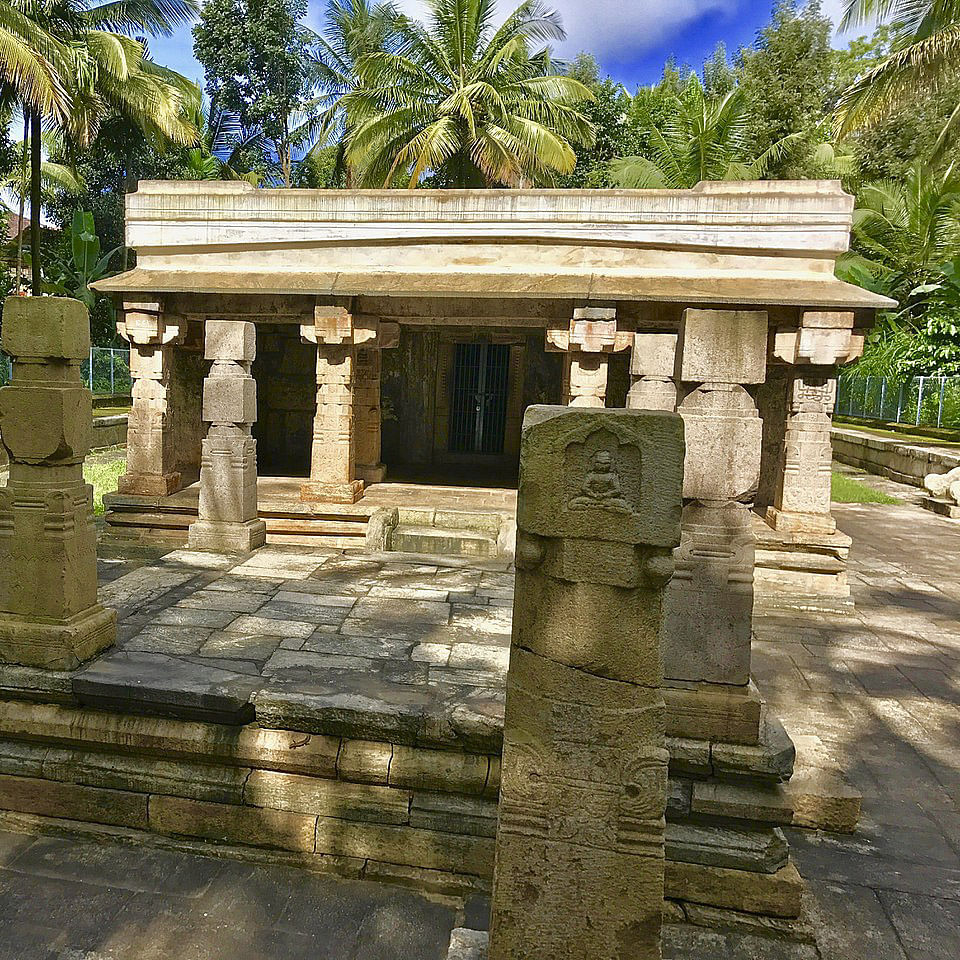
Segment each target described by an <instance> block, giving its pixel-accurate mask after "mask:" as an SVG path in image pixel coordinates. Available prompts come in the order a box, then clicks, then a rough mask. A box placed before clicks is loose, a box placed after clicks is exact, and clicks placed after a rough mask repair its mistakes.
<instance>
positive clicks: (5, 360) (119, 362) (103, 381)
mask: <svg viewBox="0 0 960 960" xmlns="http://www.w3.org/2000/svg"><path fill="white" fill-rule="evenodd" d="M10 373H11V361H10V357H8V356H7V355H6V354H5V353H0V383H9V382H10ZM80 375H81V377H82V378H83V382H84V384H85V385H86V386H88V387H89V388H90V390H91V391H92V392H93V393H95V394H97V395H98V396H99V395H108V396H110V395H117V396H129V395H130V388H131V381H130V350H129V349H127V348H125V347H91V348H90V356H89V357H88V358H87V359H86V360H84V361H83V363H82V364H81V365H80Z"/></svg>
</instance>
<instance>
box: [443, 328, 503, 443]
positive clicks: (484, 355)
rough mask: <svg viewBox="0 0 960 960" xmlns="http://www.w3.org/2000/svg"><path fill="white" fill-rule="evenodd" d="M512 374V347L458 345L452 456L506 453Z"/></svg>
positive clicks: (454, 374)
mask: <svg viewBox="0 0 960 960" xmlns="http://www.w3.org/2000/svg"><path fill="white" fill-rule="evenodd" d="M509 374H510V347H509V345H507V344H503V343H458V344H457V345H456V351H455V353H454V359H453V396H452V397H451V403H450V451H451V452H452V453H490V454H499V453H503V439H504V432H505V429H506V423H507V384H508V378H509Z"/></svg>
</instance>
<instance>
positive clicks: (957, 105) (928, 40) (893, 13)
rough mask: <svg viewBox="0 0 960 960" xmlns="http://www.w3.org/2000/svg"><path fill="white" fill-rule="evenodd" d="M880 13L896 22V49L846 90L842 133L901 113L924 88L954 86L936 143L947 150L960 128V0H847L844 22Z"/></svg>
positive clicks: (839, 121) (840, 111)
mask: <svg viewBox="0 0 960 960" xmlns="http://www.w3.org/2000/svg"><path fill="white" fill-rule="evenodd" d="M874 18H878V19H880V20H883V21H889V22H891V24H892V39H891V43H890V52H889V54H888V55H887V56H886V57H885V58H884V59H883V60H881V62H880V63H878V64H877V65H876V66H874V67H873V68H872V69H870V70H867V71H866V72H865V73H863V74H862V75H861V76H859V77H857V78H856V79H855V80H854V81H853V83H851V84H850V86H849V87H847V89H846V90H845V91H844V92H843V95H842V96H841V97H840V101H839V103H838V105H837V112H836V129H837V132H838V134H840V135H844V134H846V133H849V132H850V131H851V130H856V129H858V128H860V127H863V126H869V125H870V124H872V123H875V122H876V121H877V120H879V119H883V118H887V117H890V116H892V115H895V114H896V113H897V112H898V111H899V110H900V109H902V108H903V107H904V106H907V105H909V104H910V103H911V102H912V101H913V99H914V98H916V97H917V95H918V93H931V92H934V93H936V92H940V91H942V90H943V89H944V88H945V87H952V89H953V94H952V99H953V103H952V104H951V112H950V115H949V117H948V118H947V121H946V122H945V123H944V124H943V126H942V128H941V130H940V136H939V139H938V142H937V144H936V152H937V153H938V154H942V153H943V152H944V151H945V150H946V149H947V147H948V146H950V145H951V144H952V143H953V142H955V140H956V137H957V133H958V131H960V88H958V86H957V75H958V71H960V3H957V0H847V7H846V11H845V13H844V17H843V20H842V22H841V27H850V26H853V25H855V24H859V23H863V22H865V21H867V20H871V19H874Z"/></svg>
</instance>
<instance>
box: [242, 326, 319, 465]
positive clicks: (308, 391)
mask: <svg viewBox="0 0 960 960" xmlns="http://www.w3.org/2000/svg"><path fill="white" fill-rule="evenodd" d="M316 365H317V348H316V347H315V346H314V345H313V344H310V343H303V342H302V341H301V339H300V328H299V326H298V325H297V324H292V323H258V324H257V357H256V359H255V360H254V361H253V377H254V379H255V380H256V381H257V422H256V423H255V424H254V426H253V436H254V438H255V439H256V441H257V473H258V475H259V476H261V477H269V476H284V477H307V476H309V475H310V444H311V440H312V437H313V416H314V412H315V411H316V406H317V399H316V397H317V387H316Z"/></svg>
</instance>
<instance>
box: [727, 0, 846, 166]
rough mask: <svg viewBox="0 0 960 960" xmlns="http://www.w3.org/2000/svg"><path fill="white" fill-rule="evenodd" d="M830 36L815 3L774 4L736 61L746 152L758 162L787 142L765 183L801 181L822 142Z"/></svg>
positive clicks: (829, 86)
mask: <svg viewBox="0 0 960 960" xmlns="http://www.w3.org/2000/svg"><path fill="white" fill-rule="evenodd" d="M831 32H832V24H831V23H830V20H829V19H828V18H827V17H824V16H823V14H822V13H821V11H820V3H819V0H810V2H809V3H807V4H806V6H804V7H803V8H802V9H801V10H798V9H797V7H796V5H795V4H794V2H793V0H778V3H777V5H776V6H775V7H774V10H773V15H772V18H771V20H770V23H769V24H767V26H765V27H764V28H763V29H762V30H761V31H760V33H759V36H758V37H757V42H756V44H755V46H754V47H753V48H752V49H743V50H741V51H740V54H739V56H738V58H737V60H738V63H737V71H736V72H737V80H738V84H739V87H740V89H742V90H743V95H744V97H745V98H746V101H747V103H748V104H749V108H748V110H747V115H748V118H749V119H748V123H747V131H748V132H747V137H748V143H749V150H750V152H751V153H752V154H754V155H756V156H759V155H761V154H762V153H764V152H765V151H767V150H769V149H770V148H771V146H773V145H774V144H776V143H781V142H783V140H784V138H785V137H791V138H792V139H791V141H790V142H789V148H788V149H786V150H783V151H782V152H781V153H780V155H779V156H778V157H777V158H776V159H775V160H774V161H773V162H771V164H770V166H769V169H768V175H769V176H770V177H773V178H778V177H794V176H806V175H807V172H806V167H807V164H808V161H809V158H810V156H811V154H812V151H813V149H814V148H815V146H816V145H817V143H819V142H820V141H821V140H823V139H824V138H825V132H824V131H823V120H824V118H825V117H826V116H827V115H828V113H829V110H830V108H831V107H832V105H833V99H834V96H835V93H836V86H835V80H834V58H835V53H834V51H833V50H832V49H831V46H830V35H831Z"/></svg>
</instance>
